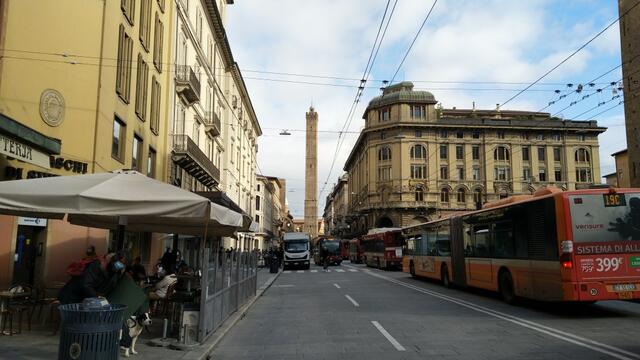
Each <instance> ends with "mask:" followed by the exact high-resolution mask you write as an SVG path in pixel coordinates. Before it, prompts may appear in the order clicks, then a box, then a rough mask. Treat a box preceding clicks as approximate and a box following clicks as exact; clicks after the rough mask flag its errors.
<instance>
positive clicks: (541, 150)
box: [538, 146, 546, 161]
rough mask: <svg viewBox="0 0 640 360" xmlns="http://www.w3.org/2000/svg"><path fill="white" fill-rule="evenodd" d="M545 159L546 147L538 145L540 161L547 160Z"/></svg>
mask: <svg viewBox="0 0 640 360" xmlns="http://www.w3.org/2000/svg"><path fill="white" fill-rule="evenodd" d="M545 159H546V151H545V148H544V147H542V146H540V147H538V161H545Z"/></svg>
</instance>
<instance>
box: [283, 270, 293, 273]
mask: <svg viewBox="0 0 640 360" xmlns="http://www.w3.org/2000/svg"><path fill="white" fill-rule="evenodd" d="M282 273H283V274H291V271H289V270H287V271H283V272H282Z"/></svg>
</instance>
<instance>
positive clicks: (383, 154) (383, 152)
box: [378, 146, 391, 161]
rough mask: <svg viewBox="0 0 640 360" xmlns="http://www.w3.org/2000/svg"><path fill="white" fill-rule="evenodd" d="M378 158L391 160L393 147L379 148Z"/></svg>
mask: <svg viewBox="0 0 640 360" xmlns="http://www.w3.org/2000/svg"><path fill="white" fill-rule="evenodd" d="M378 160H380V161H387V160H391V149H389V147H388V146H383V147H381V148H380V150H378Z"/></svg>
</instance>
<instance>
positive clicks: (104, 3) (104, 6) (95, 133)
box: [91, 0, 107, 173]
mask: <svg viewBox="0 0 640 360" xmlns="http://www.w3.org/2000/svg"><path fill="white" fill-rule="evenodd" d="M106 9H107V0H102V26H101V30H100V59H99V60H98V69H99V70H98V93H97V96H96V109H95V111H96V117H95V122H94V124H93V126H94V129H93V161H92V162H91V172H92V173H95V172H96V144H97V139H98V122H99V120H100V91H102V57H103V55H104V21H105V12H106Z"/></svg>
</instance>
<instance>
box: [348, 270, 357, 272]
mask: <svg viewBox="0 0 640 360" xmlns="http://www.w3.org/2000/svg"><path fill="white" fill-rule="evenodd" d="M349 271H350V272H358V270H356V269H349Z"/></svg>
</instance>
